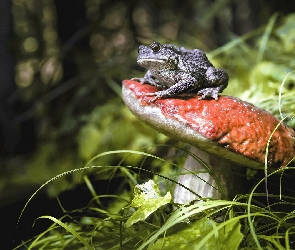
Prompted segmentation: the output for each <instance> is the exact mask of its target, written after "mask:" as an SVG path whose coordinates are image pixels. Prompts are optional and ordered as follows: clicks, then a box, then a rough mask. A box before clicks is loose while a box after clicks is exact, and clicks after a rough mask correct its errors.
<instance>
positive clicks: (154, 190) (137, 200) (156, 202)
mask: <svg viewBox="0 0 295 250" xmlns="http://www.w3.org/2000/svg"><path fill="white" fill-rule="evenodd" d="M170 201H171V194H170V192H167V193H166V195H165V196H161V195H160V189H159V187H158V185H157V184H156V183H155V182H154V181H153V180H149V181H148V182H145V183H143V184H138V185H136V186H135V187H134V199H133V200H132V202H131V204H130V205H129V207H136V208H138V210H137V211H136V212H134V213H133V214H132V215H131V216H130V218H129V219H128V220H127V221H126V223H125V227H130V226H132V225H133V224H134V223H136V222H138V221H144V220H145V219H146V218H147V217H148V216H149V215H150V214H151V213H153V212H155V211H156V210H157V209H158V208H159V207H161V206H163V205H166V204H167V203H169V202H170Z"/></svg>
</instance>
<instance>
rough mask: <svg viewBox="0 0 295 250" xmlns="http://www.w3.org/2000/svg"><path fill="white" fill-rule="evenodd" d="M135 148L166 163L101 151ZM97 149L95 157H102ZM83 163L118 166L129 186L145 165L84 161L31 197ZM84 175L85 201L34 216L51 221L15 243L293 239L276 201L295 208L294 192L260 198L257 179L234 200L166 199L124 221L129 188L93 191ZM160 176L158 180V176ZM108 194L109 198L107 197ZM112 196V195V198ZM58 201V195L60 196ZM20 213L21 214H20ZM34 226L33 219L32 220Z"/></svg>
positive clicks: (162, 245)
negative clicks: (103, 192)
mask: <svg viewBox="0 0 295 250" xmlns="http://www.w3.org/2000/svg"><path fill="white" fill-rule="evenodd" d="M119 153H120V154H122V153H125V154H128V155H129V154H138V155H144V156H145V157H152V158H154V159H157V160H158V161H160V162H162V163H163V164H165V163H167V162H166V161H165V160H164V159H161V158H158V157H156V156H153V155H150V154H147V153H143V152H139V151H128V150H124V151H113V152H106V153H104V154H119ZM104 154H101V155H99V156H97V157H95V159H98V158H99V157H102V156H103V155H104ZM87 169H92V170H93V169H96V170H97V171H103V172H109V173H110V174H111V175H114V172H117V173H118V174H120V175H123V176H124V177H125V178H126V183H128V185H130V187H131V188H133V187H134V186H135V185H136V184H137V183H138V175H137V173H138V172H136V171H138V170H140V171H147V172H149V171H150V170H147V169H143V168H142V167H132V166H124V161H123V160H122V162H121V163H120V164H119V165H118V166H97V165H96V166H86V167H84V168H80V169H75V170H72V171H68V172H66V173H64V174H62V175H59V176H56V178H53V179H51V180H49V181H48V182H46V183H45V184H44V185H42V186H41V187H40V189H38V190H37V191H36V193H35V194H33V195H32V197H31V198H30V199H29V201H28V203H27V204H26V206H25V207H24V210H25V209H26V207H27V206H28V205H29V202H30V201H31V200H32V198H33V197H34V196H35V195H36V194H37V193H38V192H39V191H40V190H41V189H42V188H43V187H45V186H46V185H48V183H50V182H51V181H54V180H56V179H57V178H62V177H63V176H65V175H68V174H71V173H73V172H77V171H80V172H81V174H83V172H85V171H87ZM291 169H292V168H289V167H286V168H285V169H280V170H277V171H276V172H273V173H271V174H269V175H268V176H267V177H270V176H272V175H275V174H278V173H281V175H282V176H283V175H284V174H285V173H286V172H287V171H289V170H291ZM154 174H155V175H158V178H160V179H158V184H160V186H161V192H164V193H165V192H167V191H169V190H167V188H168V187H169V185H163V184H165V183H166V182H174V180H173V179H171V178H168V177H165V176H162V175H160V174H157V173H154ZM83 180H84V182H85V184H86V186H87V187H88V190H89V192H90V193H91V194H92V197H93V198H92V200H91V201H90V202H89V204H88V206H86V207H84V208H81V209H77V210H74V211H65V210H64V209H63V208H62V209H63V211H64V216H62V217H61V218H55V217H53V216H51V215H44V216H41V217H39V218H37V219H36V221H39V220H50V221H52V225H51V226H50V227H48V229H47V230H45V231H44V232H42V233H40V234H39V235H37V236H36V237H34V238H32V239H30V240H28V241H26V242H24V243H23V244H21V245H19V246H17V247H15V248H14V249H21V247H25V248H26V249H179V248H181V249H202V248H205V249H292V248H293V247H294V246H292V242H293V241H294V239H295V236H294V234H295V218H294V214H293V213H292V212H291V213H288V212H286V211H284V209H283V210H282V209H281V210H282V211H283V212H282V211H280V209H279V208H280V207H286V206H288V207H289V211H294V210H295V198H294V197H291V196H284V195H282V194H281V193H279V194H277V195H274V194H269V195H268V196H269V197H268V198H269V199H271V200H276V202H273V203H271V202H269V205H265V204H263V203H261V201H258V200H256V199H257V198H260V200H261V198H262V197H263V198H265V200H266V199H267V197H266V194H265V193H256V189H257V187H258V186H259V185H263V184H264V181H265V178H263V179H261V180H260V181H259V182H258V183H257V184H256V185H255V186H254V188H253V189H252V191H251V192H250V194H247V195H238V196H236V197H235V198H234V199H233V200H231V201H227V200H210V199H209V200H206V201H203V202H198V203H196V204H193V205H189V204H184V205H181V206H177V205H176V204H173V202H170V203H168V204H166V205H164V206H162V207H160V208H157V209H156V210H155V211H154V212H153V213H152V214H151V215H150V216H149V217H148V218H147V219H142V220H139V221H138V222H136V223H134V224H132V225H131V226H129V227H126V226H125V225H126V222H127V220H128V219H129V218H130V216H132V214H134V211H135V210H134V208H133V207H130V206H128V204H130V203H131V200H132V197H133V195H132V192H128V191H126V190H121V193H118V194H107V195H97V194H96V191H95V190H96V187H95V186H93V185H92V183H91V181H90V180H89V179H88V177H87V175H84V176H83ZM160 180H161V181H160ZM105 199H108V202H105ZM110 199H111V201H110ZM60 206H61V207H62V201H60ZM20 219H22V217H20ZM33 226H34V225H33Z"/></svg>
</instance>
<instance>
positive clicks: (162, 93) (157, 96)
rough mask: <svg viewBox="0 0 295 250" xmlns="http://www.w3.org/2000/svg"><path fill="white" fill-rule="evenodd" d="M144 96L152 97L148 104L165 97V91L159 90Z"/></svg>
mask: <svg viewBox="0 0 295 250" xmlns="http://www.w3.org/2000/svg"><path fill="white" fill-rule="evenodd" d="M145 95H146V96H154V98H152V99H150V102H155V101H156V100H158V99H160V98H163V97H167V93H166V90H161V91H157V92H153V93H146V94H145Z"/></svg>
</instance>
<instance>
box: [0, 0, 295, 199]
mask: <svg viewBox="0 0 295 250" xmlns="http://www.w3.org/2000/svg"><path fill="white" fill-rule="evenodd" d="M11 7H12V15H13V34H12V37H11V38H10V39H9V48H10V50H11V52H12V53H13V54H14V57H15V60H16V65H15V77H14V79H15V84H16V86H17V87H16V90H15V91H14V92H13V93H12V94H11V95H10V96H9V98H7V100H8V101H9V103H10V104H11V106H12V110H13V111H12V113H11V116H10V117H12V118H9V119H10V120H9V122H8V123H4V122H3V124H2V126H3V127H4V126H6V124H8V125H7V126H11V129H13V131H14V134H15V135H17V137H18V140H17V141H16V142H15V145H14V148H13V149H8V147H6V146H7V145H6V143H8V142H11V141H12V139H11V138H9V136H8V139H7V140H6V141H3V143H2V149H3V150H2V151H3V153H2V156H3V157H2V159H1V161H2V164H1V166H2V173H3V175H2V176H3V177H2V178H1V185H0V187H1V190H2V191H4V190H7V187H8V186H10V185H16V184H18V185H21V184H24V183H27V182H29V183H36V185H40V184H42V183H43V182H44V181H46V180H48V179H49V178H51V177H52V176H55V175H57V174H59V173H62V172H64V171H67V170H70V169H73V168H78V167H81V166H83V165H84V164H85V163H86V162H87V161H88V160H89V159H91V157H93V156H94V155H96V154H98V153H101V152H105V151H108V150H116V149H139V148H142V147H147V146H153V145H156V144H159V143H167V144H169V143H171V141H168V138H166V137H164V136H163V135H160V134H159V133H158V132H156V131H154V130H153V129H151V128H149V127H147V126H145V125H144V124H142V123H141V122H140V121H138V120H137V119H135V118H134V117H133V116H132V115H131V114H130V112H129V111H128V110H127V109H126V108H125V106H124V103H123V102H122V100H121V98H120V91H121V81H122V80H123V79H129V78H131V77H134V76H141V75H143V74H144V69H142V68H140V67H139V66H138V65H137V64H136V56H137V48H138V45H139V44H142V43H144V44H149V43H151V42H152V41H154V40H157V41H159V42H162V43H173V44H175V45H179V46H180V45H181V46H184V47H187V48H190V49H192V48H200V49H203V50H205V51H206V52H209V51H211V53H209V54H208V56H209V57H210V59H212V62H213V63H214V64H215V65H216V66H218V67H223V68H225V69H226V70H227V71H228V73H229V75H230V83H229V87H228V88H227V89H226V91H225V93H227V94H232V95H235V96H239V97H241V98H243V99H244V100H248V101H250V102H254V103H256V104H258V105H260V106H262V107H264V108H266V109H269V110H270V111H271V112H273V113H274V114H276V115H278V114H279V113H278V110H279V108H278V95H279V90H280V85H281V83H282V80H283V79H284V77H285V76H286V74H287V73H288V72H291V71H292V70H293V68H294V25H293V23H294V14H291V15H289V16H286V17H285V16H284V15H283V14H276V15H273V13H274V10H276V9H277V8H281V10H282V11H284V12H285V13H287V12H288V13H289V12H291V11H292V8H291V7H290V6H289V5H287V4H285V3H279V4H276V3H275V1H271V2H268V3H267V4H266V3H265V2H264V1H254V0H252V1H250V0H249V1H230V0H215V1H214V0H212V1H207V0H198V1H180V0H174V1H168V0H165V1H149V2H147V1H144V0H139V1H119V0H117V1H99V0H84V1H82V0H79V1H71V0H62V1H58V0H56V1H53V0H13V1H12V6H11ZM262 10H263V11H262ZM214 49H215V50H214ZM293 81H294V75H293V74H292V75H290V76H289V77H288V81H286V83H285V85H284V88H283V92H282V100H283V101H282V105H283V106H282V108H283V109H282V110H283V113H284V114H288V115H289V114H292V112H293V113H294V109H295V107H294V104H293V105H290V102H291V101H290V100H292V95H293V96H294V94H292V95H290V93H293V92H292V91H294V86H293V85H294V84H293ZM288 93H289V97H288ZM288 98H289V99H288ZM288 100H289V101H288ZM3 131H5V129H3ZM3 133H4V132H3ZM173 143H175V142H173ZM151 151H152V152H153V153H155V154H159V155H160V156H167V157H170V159H175V156H173V155H172V153H171V152H175V151H173V149H166V150H158V149H156V148H153V149H151ZM156 151H157V152H156ZM167 151H168V153H167ZM120 160H121V159H120V157H118V158H116V156H108V157H105V158H104V159H103V161H102V162H100V164H105V165H108V164H114V163H117V162H119V161H120ZM141 160H142V158H141V157H134V158H130V164H131V163H132V164H135V163H138V162H141ZM151 165H152V166H153V164H151ZM155 167H158V166H155ZM78 179H79V178H78V177H77V178H72V179H67V180H63V182H62V183H60V184H56V185H57V187H55V188H53V190H54V191H52V190H51V191H49V193H50V194H51V195H55V194H57V193H59V192H60V191H63V190H65V189H68V188H71V187H72V186H73V184H75V183H77V182H78Z"/></svg>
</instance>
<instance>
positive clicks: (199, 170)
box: [174, 147, 243, 204]
mask: <svg viewBox="0 0 295 250" xmlns="http://www.w3.org/2000/svg"><path fill="white" fill-rule="evenodd" d="M190 152H191V154H192V155H194V156H192V155H188V157H187V159H186V161H185V163H184V166H183V169H182V171H181V173H180V176H179V178H178V180H177V182H179V183H180V184H181V185H178V184H177V185H176V187H175V190H174V202H175V203H179V204H183V203H186V202H189V201H192V200H200V199H206V198H212V199H225V198H229V197H230V196H232V195H235V194H237V193H238V192H239V191H241V190H242V189H243V187H242V180H241V176H242V174H241V173H239V170H243V169H242V168H238V167H237V164H236V163H233V162H231V161H228V160H226V159H224V158H221V157H218V156H216V155H212V154H210V153H207V152H205V151H202V150H200V149H198V148H196V147H191V150H190ZM195 156H196V157H195ZM197 158H199V159H201V160H202V161H203V162H204V163H205V164H206V165H207V167H208V168H209V169H208V168H207V169H206V166H204V164H202V163H201V162H200V161H199V160H198V159H197ZM182 185H183V186H185V187H187V188H189V189H190V190H193V191H194V192H195V193H196V194H197V195H195V194H194V193H192V192H191V191H190V190H188V189H186V188H184V187H183V186H182Z"/></svg>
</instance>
